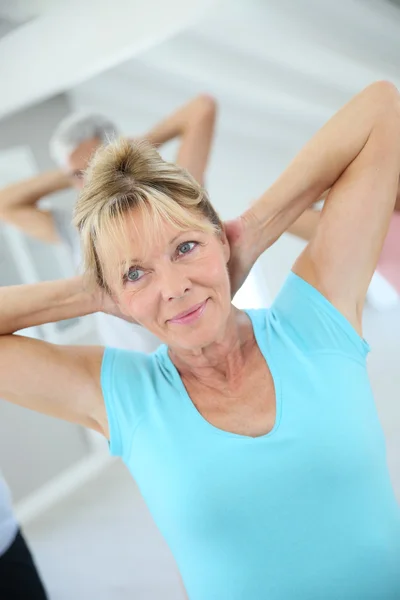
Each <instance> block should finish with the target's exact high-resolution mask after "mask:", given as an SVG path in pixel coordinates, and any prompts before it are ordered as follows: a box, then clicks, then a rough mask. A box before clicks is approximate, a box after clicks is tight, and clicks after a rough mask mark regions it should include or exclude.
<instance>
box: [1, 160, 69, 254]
mask: <svg viewBox="0 0 400 600" xmlns="http://www.w3.org/2000/svg"><path fill="white" fill-rule="evenodd" d="M70 185H71V182H70V180H69V178H68V176H67V175H66V173H64V172H63V171H61V170H56V171H49V172H47V173H41V174H40V175H37V176H36V177H31V178H30V179H25V180H24V181H19V182H18V183H13V184H11V185H8V186H7V187H5V188H3V189H2V190H0V220H2V221H4V222H6V223H10V224H11V225H14V226H15V227H18V228H19V229H22V231H23V232H24V233H26V234H27V235H30V236H32V237H34V238H37V239H39V240H41V241H44V242H49V243H52V244H53V243H57V242H59V241H60V239H59V236H58V234H57V230H56V228H55V226H54V222H53V217H52V215H51V213H50V212H48V211H46V210H41V209H40V208H39V200H41V199H42V198H44V197H45V196H48V195H49V194H52V193H54V192H56V191H58V190H63V189H65V188H68V187H70Z"/></svg>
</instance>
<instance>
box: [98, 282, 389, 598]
mask: <svg viewBox="0 0 400 600" xmlns="http://www.w3.org/2000/svg"><path fill="white" fill-rule="evenodd" d="M248 314H249V316H250V318H251V320H252V323H253V327H254V332H255V336H256V339H257V342H258V345H259V347H260V349H261V352H262V353H263V355H264V357H265V360H266V361H267V363H268V365H269V368H270V370H271V373H272V376H273V380H274V384H275V391H276V407H277V411H276V413H277V414H276V423H275V426H274V428H273V429H272V431H271V432H270V433H268V434H267V435H264V436H262V437H258V438H249V437H246V436H242V435H237V434H233V433H228V432H225V431H222V430H220V429H218V428H216V427H214V426H213V425H211V424H210V423H208V422H207V421H206V420H205V419H204V418H203V417H202V416H201V415H200V413H199V412H198V411H197V410H196V408H195V407H194V405H193V403H192V402H191V400H190V398H189V397H188V395H187V393H186V391H185V388H184V386H183V384H182V381H181V379H180V377H179V374H178V372H177V370H176V369H175V367H174V365H173V364H172V362H171V360H170V359H169V356H168V352H167V348H166V347H165V346H162V347H161V348H160V349H159V350H157V352H156V353H154V354H153V355H150V356H145V355H142V354H139V353H134V352H128V351H123V350H115V349H112V350H111V349H107V350H106V351H105V355H104V361H103V367H102V387H103V393H104V398H105V403H106V407H107V413H108V419H109V424H110V432H111V434H110V436H111V439H110V442H111V451H112V453H114V454H118V455H120V456H122V457H123V459H124V461H125V463H126V464H127V466H128V468H129V469H130V471H131V473H132V475H133V477H134V478H135V479H136V481H137V483H138V485H139V487H140V489H141V492H142V494H143V496H144V499H145V501H146V502H147V505H148V507H149V509H150V511H151V513H152V515H153V517H154V519H155V522H156V523H157V525H158V527H159V529H160V530H161V532H162V534H163V535H164V537H165V539H166V540H167V542H168V544H169V546H170V548H171V550H172V552H173V554H174V556H175V559H176V561H177V564H178V566H179V569H180V571H181V574H182V577H183V580H184V583H185V586H186V589H187V592H188V595H189V598H190V600H214V599H215V600H239V599H240V600H250V599H251V600H261V599H265V600H321V599H322V598H323V599H324V600H339V599H340V600H361V599H362V600H383V599H385V600H399V598H400V510H399V506H398V504H397V503H396V500H395V496H394V493H393V489H392V486H391V482H390V478H389V472H388V468H387V463H386V452H385V441H384V437H383V433H382V430H381V426H380V423H379V420H378V416H377V412H376V408H375V405H374V400H373V396H372V392H371V388H370V384H369V381H368V375H367V370H366V357H367V354H368V350H369V348H368V344H367V343H366V342H365V341H364V340H363V339H361V338H360V337H359V335H358V334H357V333H356V331H355V330H354V329H353V327H352V326H351V325H350V324H349V322H348V321H347V320H346V319H345V318H344V317H343V316H342V315H341V314H340V313H339V312H338V311H337V310H336V309H335V308H334V307H333V306H332V305H331V304H330V303H329V302H328V301H327V300H326V299H325V298H324V297H323V296H322V295H321V294H320V293H319V292H317V290H315V289H314V288H313V287H312V286H310V285H309V284H307V283H306V282H305V281H303V280H302V279H300V278H299V277H298V276H296V275H295V274H293V273H291V274H290V276H289V278H288V279H287V281H286V283H285V285H284V287H283V289H282V290H281V292H280V294H279V296H278V297H277V299H276V300H275V302H274V304H273V305H272V307H271V308H270V309H269V310H264V309H261V310H254V311H248Z"/></svg>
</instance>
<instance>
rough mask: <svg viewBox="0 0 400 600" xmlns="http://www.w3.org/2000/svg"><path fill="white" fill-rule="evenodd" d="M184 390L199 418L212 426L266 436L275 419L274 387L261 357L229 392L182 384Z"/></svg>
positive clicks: (252, 435)
mask: <svg viewBox="0 0 400 600" xmlns="http://www.w3.org/2000/svg"><path fill="white" fill-rule="evenodd" d="M185 386H186V391H187V393H188V396H189V399H190V401H191V402H192V404H193V406H194V408H195V409H196V410H197V412H198V416H199V418H202V419H204V420H205V421H207V422H208V423H209V424H211V425H212V426H213V427H216V428H217V429H221V430H223V431H226V432H230V433H235V434H238V435H243V436H248V437H259V436H262V435H266V434H267V433H269V432H270V431H271V430H272V429H273V427H274V424H275V420H276V399H275V387H274V381H273V378H272V375H271V372H270V370H269V368H268V366H267V364H266V362H265V360H264V359H263V358H262V357H261V360H259V359H258V358H257V357H256V358H255V359H254V360H253V361H251V364H250V365H249V367H248V368H247V369H246V371H245V372H244V373H242V374H241V377H240V385H236V386H235V387H233V389H232V388H231V389H230V388H229V387H228V385H227V386H226V388H225V389H219V390H215V389H213V388H211V387H209V386H206V385H199V384H191V383H186V384H185Z"/></svg>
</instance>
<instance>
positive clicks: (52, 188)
mask: <svg viewBox="0 0 400 600" xmlns="http://www.w3.org/2000/svg"><path fill="white" fill-rule="evenodd" d="M215 121H216V101H215V100H214V98H212V97H211V96H209V95H206V94H201V95H199V96H196V97H195V98H193V99H192V100H190V101H189V102H188V103H187V104H184V105H183V106H182V107H180V108H179V109H178V110H176V111H174V112H173V113H172V114H170V115H168V116H167V117H165V118H164V119H163V120H162V121H161V122H159V123H157V124H156V125H154V127H152V128H151V129H150V131H148V132H147V133H145V134H144V135H142V136H140V138H141V139H142V138H144V139H146V140H147V141H149V142H150V143H151V144H152V145H153V146H155V147H157V148H159V147H160V146H162V145H163V144H164V143H166V142H168V141H170V140H172V139H174V138H179V148H178V153H177V157H176V163H177V164H178V165H179V166H181V167H184V168H185V169H187V170H188V171H189V172H190V174H191V175H192V176H193V177H194V178H195V179H196V180H197V181H198V182H199V183H200V184H201V185H203V184H204V175H205V171H206V167H207V163H208V159H209V156H210V151H211V147H212V141H213V136H214V127H215ZM118 135H119V132H118V129H117V127H116V125H115V124H114V123H113V122H112V121H111V120H110V119H108V118H106V117H104V116H102V115H99V114H95V113H89V112H77V113H74V114H71V115H70V116H68V117H67V118H66V119H64V120H63V121H61V123H60V124H59V125H58V127H57V128H56V130H55V131H54V134H53V136H52V138H51V140H50V154H51V156H52V158H53V159H54V160H55V162H56V163H57V164H58V165H59V168H58V169H56V170H54V171H50V172H46V173H42V174H40V175H38V176H36V177H32V178H29V179H27V180H24V181H21V182H18V183H14V184H12V185H9V186H7V187H6V188H4V189H2V190H0V220H2V221H3V222H5V223H8V224H11V225H14V226H15V227H17V228H19V229H21V230H22V231H23V232H24V233H25V234H27V235H29V236H32V237H34V238H36V239H38V240H40V241H43V242H47V243H49V244H58V243H60V242H64V243H65V244H66V245H67V246H68V248H69V249H70V251H71V254H72V258H73V262H74V264H75V266H76V267H78V266H79V264H80V259H81V256H80V242H79V237H78V234H77V232H76V231H75V229H74V228H73V227H72V224H71V218H72V215H71V213H70V212H69V211H67V210H65V209H61V208H55V209H51V210H44V209H43V208H42V207H41V206H40V200H42V199H43V198H46V196H48V195H50V194H53V193H54V192H57V191H60V190H63V189H66V188H69V187H73V188H75V189H76V190H77V191H79V190H80V189H81V188H82V186H83V183H84V173H85V169H86V168H87V166H88V162H89V160H90V158H91V156H92V155H93V153H94V152H95V151H96V150H97V148H98V147H99V146H101V145H102V144H107V143H109V142H110V141H112V140H114V139H115V138H116V137H117V136H118ZM136 139H137V138H136ZM111 310H112V308H110V311H111ZM95 319H96V325H97V331H98V333H99V335H100V338H101V342H102V343H104V344H105V345H107V346H113V347H118V348H123V349H127V350H138V351H141V352H147V353H149V352H152V351H154V350H155V349H156V348H157V347H158V345H159V343H160V342H159V340H158V338H157V337H156V336H155V335H153V334H152V333H150V332H149V331H147V330H145V329H144V328H142V327H140V326H138V325H136V324H133V323H131V322H128V321H127V320H122V319H120V318H117V316H116V315H115V314H112V313H111V312H110V314H105V313H98V314H96V315H95Z"/></svg>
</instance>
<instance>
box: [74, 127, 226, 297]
mask: <svg viewBox="0 0 400 600" xmlns="http://www.w3.org/2000/svg"><path fill="white" fill-rule="evenodd" d="M137 211H139V213H140V216H141V217H143V219H142V223H144V228H145V229H146V231H150V232H152V233H153V235H157V228H158V230H159V228H160V227H162V225H163V223H165V222H167V223H170V224H172V225H174V226H175V227H177V228H178V229H181V230H185V229H200V230H202V231H209V232H214V233H218V232H221V231H222V223H221V220H220V218H219V216H218V214H217V213H216V211H215V210H214V208H213V207H212V205H211V203H210V201H209V199H208V196H207V193H206V191H205V190H204V188H202V186H201V185H200V184H199V183H198V182H197V181H196V180H195V179H194V178H193V177H192V176H191V175H190V173H189V172H188V171H187V170H186V169H183V168H182V167H179V166H178V165H176V164H173V163H169V162H166V161H164V160H163V159H162V158H161V156H160V155H159V153H158V152H157V150H156V149H155V148H154V147H153V146H151V145H150V144H149V143H148V142H146V141H140V142H132V141H129V140H127V139H123V138H122V139H119V140H117V141H115V142H113V143H111V144H108V145H107V146H102V147H100V148H99V149H98V150H97V152H96V154H95V155H94V157H93V158H92V160H91V162H90V165H89V168H88V170H87V172H86V178H85V186H84V188H83V190H82V192H81V194H80V196H79V198H78V201H77V203H76V206H75V211H74V225H75V226H76V227H77V229H78V231H79V233H80V238H81V245H82V254H83V267H84V272H85V273H86V275H87V277H88V279H89V282H90V283H97V284H99V285H100V286H101V287H103V288H104V289H106V290H107V291H108V292H110V287H109V285H108V284H107V275H108V273H107V268H109V267H110V265H108V267H107V265H105V264H104V261H102V260H101V258H100V255H103V256H104V255H105V252H104V248H105V246H107V252H106V254H107V262H109V260H108V259H109V258H110V259H111V255H112V254H113V251H115V249H116V248H117V247H119V248H121V241H122V242H123V243H124V244H125V245H124V246H123V248H124V251H125V256H124V261H125V264H124V266H125V268H126V267H127V262H128V261H129V250H128V248H129V240H128V239H127V216H128V215H130V217H131V219H130V221H129V226H130V227H131V229H133V231H136V233H138V229H137V227H136V225H135V213H136V214H137ZM142 237H143V236H142ZM142 241H143V240H142ZM106 267H107V268H106ZM120 281H121V278H120Z"/></svg>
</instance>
